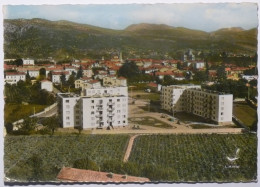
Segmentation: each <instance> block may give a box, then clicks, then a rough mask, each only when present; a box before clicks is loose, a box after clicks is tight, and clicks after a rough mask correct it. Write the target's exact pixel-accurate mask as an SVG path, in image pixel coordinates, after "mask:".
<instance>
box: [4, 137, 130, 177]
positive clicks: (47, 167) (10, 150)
mask: <svg viewBox="0 0 260 187" xmlns="http://www.w3.org/2000/svg"><path fill="white" fill-rule="evenodd" d="M128 139H129V136H128V135H117V136H113V135H80V136H76V135H74V136H73V135H71V136H68V135H66V136H65V135H64V136H7V137H5V149H4V152H5V154H4V163H5V165H4V166H5V175H6V177H9V178H14V179H18V180H21V181H28V180H29V181H30V180H32V179H33V178H30V175H35V172H39V170H40V171H41V173H40V176H39V177H38V179H40V180H43V181H49V180H55V177H56V176H57V174H58V172H59V170H60V168H62V167H63V166H66V167H72V166H73V162H74V161H76V160H79V159H85V158H90V159H91V160H93V161H94V162H96V163H97V164H101V163H102V162H103V161H104V160H122V159H123V156H124V152H125V149H126V147H127V142H128ZM33 161H35V162H33ZM31 162H32V163H31ZM38 163H41V165H40V168H39V167H37V168H36V169H37V171H34V170H33V169H34V166H35V164H38ZM30 172H31V174H30ZM34 177H35V176H34ZM36 177H37V176H36Z"/></svg>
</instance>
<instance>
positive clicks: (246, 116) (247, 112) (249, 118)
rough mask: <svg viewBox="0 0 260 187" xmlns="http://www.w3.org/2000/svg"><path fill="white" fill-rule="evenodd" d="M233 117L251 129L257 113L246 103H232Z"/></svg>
mask: <svg viewBox="0 0 260 187" xmlns="http://www.w3.org/2000/svg"><path fill="white" fill-rule="evenodd" d="M233 108H234V111H233V112H234V115H235V116H236V117H237V118H238V119H239V120H241V121H242V122H243V123H244V124H245V125H246V126H248V127H250V128H251V127H252V125H253V124H254V122H255V121H256V120H257V119H256V117H257V111H256V110H255V109H253V108H252V107H250V106H249V105H248V104H247V103H246V102H240V103H234V107H233Z"/></svg>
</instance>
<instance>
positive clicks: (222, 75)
mask: <svg viewBox="0 0 260 187" xmlns="http://www.w3.org/2000/svg"><path fill="white" fill-rule="evenodd" d="M226 78H227V77H226V72H225V64H224V63H222V65H221V66H219V67H218V69H217V79H218V80H219V81H223V80H226Z"/></svg>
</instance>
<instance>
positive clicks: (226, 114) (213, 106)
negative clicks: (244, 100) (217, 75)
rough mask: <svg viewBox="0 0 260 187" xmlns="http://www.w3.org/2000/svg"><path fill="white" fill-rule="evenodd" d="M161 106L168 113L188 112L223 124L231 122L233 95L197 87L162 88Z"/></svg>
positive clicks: (176, 86)
mask: <svg viewBox="0 0 260 187" xmlns="http://www.w3.org/2000/svg"><path fill="white" fill-rule="evenodd" d="M161 106H162V108H163V109H165V110H167V111H170V112H188V113H191V114H194V115H197V116H200V117H203V118H205V119H207V120H210V121H214V122H216V123H218V124H225V123H231V122H232V110H233V95H232V94H224V93H220V92H214V91H210V90H202V89H201V88H200V86H198V85H172V86H166V87H165V86H164V87H163V88H162V95H161Z"/></svg>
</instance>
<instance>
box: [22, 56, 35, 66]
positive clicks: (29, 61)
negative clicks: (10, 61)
mask: <svg viewBox="0 0 260 187" xmlns="http://www.w3.org/2000/svg"><path fill="white" fill-rule="evenodd" d="M22 60H23V65H34V60H33V59H29V58H27V59H22Z"/></svg>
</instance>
